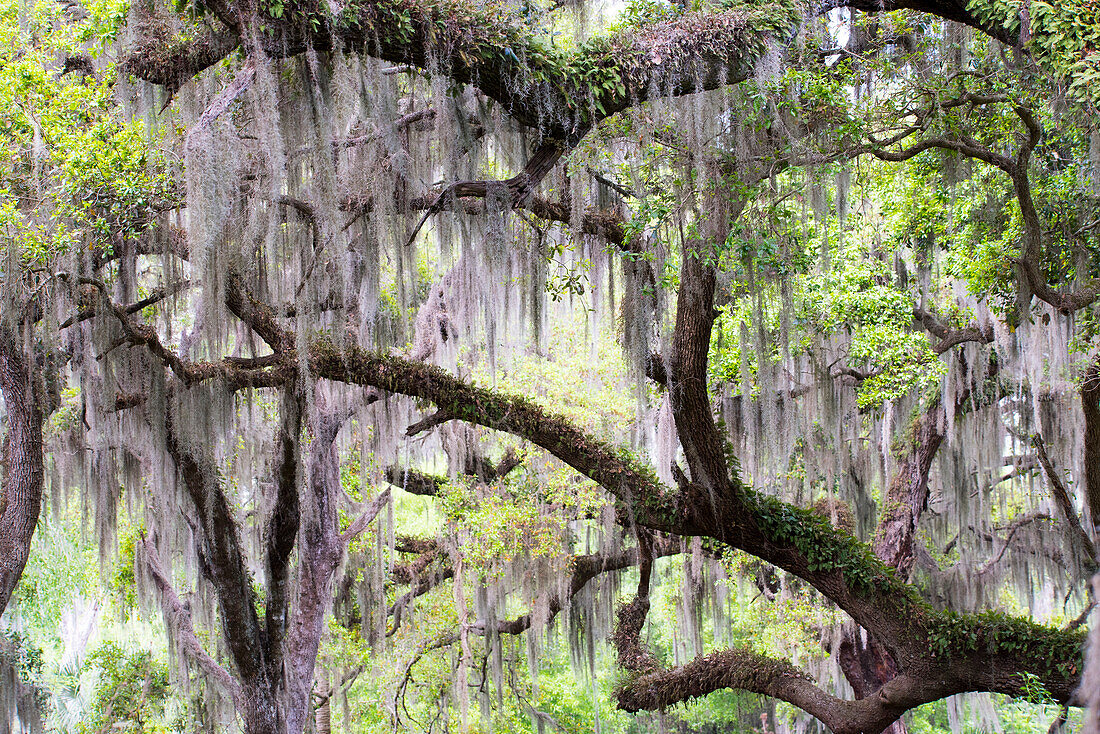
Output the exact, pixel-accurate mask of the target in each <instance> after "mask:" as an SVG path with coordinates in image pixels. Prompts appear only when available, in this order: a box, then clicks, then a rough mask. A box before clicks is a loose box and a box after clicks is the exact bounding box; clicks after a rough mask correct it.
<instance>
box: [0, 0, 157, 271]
mask: <svg viewBox="0 0 1100 734" xmlns="http://www.w3.org/2000/svg"><path fill="white" fill-rule="evenodd" d="M127 9H128V5H127V3H126V2H124V1H123V0H96V1H95V2H92V3H90V5H89V7H88V11H89V12H88V13H87V15H86V17H84V18H83V19H82V20H76V21H74V20H72V19H70V18H69V17H67V15H66V12H65V10H64V9H63V6H61V5H59V4H57V3H52V2H34V3H31V4H29V5H27V4H25V3H23V2H20V1H19V0H5V1H4V2H3V3H0V48H2V50H0V237H2V238H3V239H4V241H5V242H6V243H7V244H6V246H7V247H9V248H12V251H13V252H18V253H20V254H21V255H22V256H23V258H24V259H25V260H26V261H27V262H31V261H44V260H47V259H49V258H50V257H53V256H55V255H57V254H60V253H64V252H66V251H69V250H71V249H73V248H99V249H100V250H101V251H106V250H107V248H109V247H110V246H111V245H110V244H108V243H109V242H112V241H120V240H124V239H126V238H130V237H133V236H136V235H137V234H139V233H140V232H141V231H143V230H144V229H145V227H147V226H148V222H149V220H150V217H151V214H152V211H153V209H154V208H155V206H156V203H157V201H158V200H159V199H161V198H163V197H164V196H166V195H167V187H168V184H167V178H166V176H165V174H164V173H163V170H162V165H163V163H162V161H161V160H160V158H159V156H158V154H156V153H154V152H151V150H150V148H149V144H148V139H147V137H146V132H145V128H144V124H143V123H142V122H140V121H136V120H135V121H130V122H128V121H127V116H126V115H125V114H124V113H123V112H122V110H121V109H120V107H119V105H118V103H117V101H116V98H115V92H114V81H115V80H114V70H113V68H112V67H111V66H110V65H107V66H106V67H105V68H103V69H95V68H94V66H93V64H94V58H92V57H98V56H99V54H100V52H101V51H102V49H103V48H105V47H106V46H108V45H109V44H110V43H111V42H112V41H113V39H114V38H115V36H116V35H117V34H118V33H119V31H120V29H121V26H122V22H123V21H124V19H125V16H126V12H127ZM89 54H90V55H89ZM67 57H68V58H83V59H84V63H85V68H84V70H77V71H71V72H69V73H66V74H62V71H63V68H62V67H63V63H64V60H65V58H67Z"/></svg>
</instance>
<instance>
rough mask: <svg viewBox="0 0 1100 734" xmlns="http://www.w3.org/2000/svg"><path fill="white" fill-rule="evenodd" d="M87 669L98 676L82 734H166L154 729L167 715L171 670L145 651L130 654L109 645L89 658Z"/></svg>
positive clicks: (81, 729) (81, 725)
mask: <svg viewBox="0 0 1100 734" xmlns="http://www.w3.org/2000/svg"><path fill="white" fill-rule="evenodd" d="M86 664H87V665H89V666H91V667H93V668H95V669H96V670H97V671H98V672H99V683H98V684H97V685H96V690H95V700H94V702H93V704H92V709H91V712H90V715H89V716H88V717H87V718H86V719H84V720H83V721H82V722H81V724H80V732H81V734H99V732H103V731H107V730H110V731H117V732H128V733H130V734H143V733H144V732H149V731H157V728H159V729H160V730H161V731H164V729H163V726H161V727H157V728H152V727H151V726H150V725H152V724H156V723H157V721H158V719H160V718H161V717H162V716H163V714H164V704H165V701H166V699H167V697H168V692H169V689H168V668H167V666H166V665H165V664H164V663H162V662H160V661H158V660H156V659H155V658H154V657H153V655H152V654H151V653H150V652H148V651H146V650H137V651H128V650H124V649H123V648H121V647H119V646H118V645H116V644H114V643H112V642H108V643H106V644H104V645H103V646H102V647H100V648H98V649H96V650H94V651H93V652H92V653H91V654H90V655H88V659H87V663H86Z"/></svg>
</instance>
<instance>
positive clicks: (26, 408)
mask: <svg viewBox="0 0 1100 734" xmlns="http://www.w3.org/2000/svg"><path fill="white" fill-rule="evenodd" d="M0 393H2V394H3V397H4V410H5V411H6V412H7V419H8V421H7V422H8V424H7V432H6V433H5V434H4V443H3V472H4V474H3V482H2V483H0V613H3V611H4V608H5V607H7V604H8V600H9V599H11V595H12V592H13V591H14V590H15V586H16V584H18V583H19V578H20V576H22V575H23V568H24V566H26V564H27V556H28V555H29V554H30V549H31V539H32V537H33V536H34V529H35V525H36V524H37V523H38V515H39V512H40V511H41V507H42V484H43V481H44V477H45V472H44V466H43V460H44V456H43V445H42V422H43V410H42V406H41V405H40V404H39V401H38V399H37V396H36V395H35V390H34V379H33V360H32V359H31V358H30V357H29V356H28V355H27V353H26V351H25V349H24V348H23V344H22V340H21V339H20V338H19V336H18V334H17V333H16V332H15V331H14V330H13V329H12V328H11V327H10V326H7V325H2V326H0Z"/></svg>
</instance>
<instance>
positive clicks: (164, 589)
mask: <svg viewBox="0 0 1100 734" xmlns="http://www.w3.org/2000/svg"><path fill="white" fill-rule="evenodd" d="M138 544H139V547H140V548H141V550H142V555H143V556H145V565H146V567H147V568H148V569H149V576H150V578H151V579H152V580H153V585H154V586H156V589H157V596H158V597H159V599H160V605H161V612H162V613H163V615H164V626H165V627H167V628H168V632H169V634H171V635H172V637H173V640H174V641H175V644H176V649H177V650H178V651H179V652H181V653H182V654H183V655H184V656H185V657H186V658H187V659H188V660H190V661H191V662H192V663H194V664H195V665H196V666H197V667H198V668H199V670H201V671H202V672H203V673H204V674H206V676H207V677H209V678H210V679H211V680H213V681H215V682H217V684H218V685H219V686H221V687H222V688H223V689H224V690H225V691H227V692H228V693H229V695H230V696H231V697H232V698H233V703H234V705H236V706H238V707H239V706H240V705H241V701H242V695H241V686H240V684H239V683H237V681H236V679H234V678H233V676H231V675H230V674H229V672H228V671H226V669H225V668H223V667H222V666H220V665H218V663H217V661H216V660H214V658H212V657H210V654H209V653H207V652H206V650H205V649H204V648H203V646H202V643H201V642H199V638H198V636H197V635H196V634H195V629H194V627H192V625H191V612H190V611H189V610H188V609H187V607H186V606H184V604H183V602H181V601H180V598H179V596H178V595H177V594H176V591H175V589H174V588H172V583H171V582H170V581H169V580H168V576H167V574H166V573H165V571H164V566H163V565H162V564H161V562H160V556H159V555H157V551H156V548H154V547H153V544H152V543H151V542H150V541H149V539H148V538H146V537H145V535H144V534H143V535H142V536H141V537H140V539H139V540H138Z"/></svg>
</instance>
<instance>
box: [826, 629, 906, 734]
mask: <svg viewBox="0 0 1100 734" xmlns="http://www.w3.org/2000/svg"><path fill="white" fill-rule="evenodd" d="M837 657H838V660H839V662H840V669H841V670H842V671H843V672H844V677H845V678H846V679H847V680H848V683H849V684H851V686H852V690H853V691H855V694H856V698H867V697H868V696H871V695H874V694H875V693H876V692H877V691H878V689H880V688H882V686H883V685H885V684H886V683H888V682H889V681H891V680H893V679H894V677H895V676H896V675H897V674H898V666H897V663H895V662H894V658H892V657H891V656H890V653H889V652H887V651H886V649H885V648H883V647H882V645H880V644H878V643H877V642H875V640H874V638H873V637H871V636H870V635H869V634H867V631H866V630H864V629H863V628H862V627H860V626H859V625H857V624H856V623H855V622H848V623H847V624H845V625H844V629H843V638H842V639H841V642H840V649H839V650H838V653H837ZM908 731H909V730H908V728H906V726H905V722H904V721H902V720H901V719H898V720H897V721H895V722H894V723H893V724H891V725H890V726H889V727H887V728H886V729H885V730H884V731H883V734H908Z"/></svg>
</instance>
